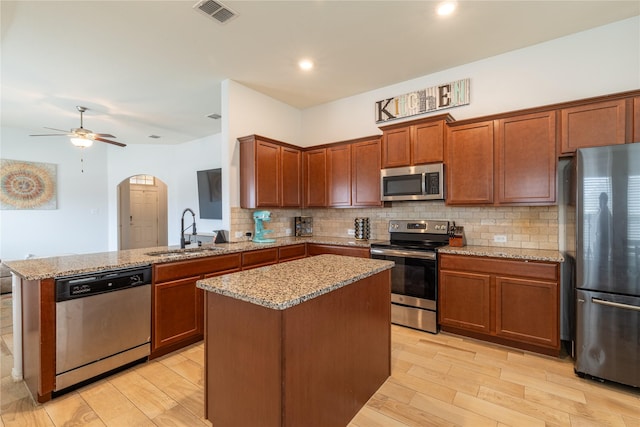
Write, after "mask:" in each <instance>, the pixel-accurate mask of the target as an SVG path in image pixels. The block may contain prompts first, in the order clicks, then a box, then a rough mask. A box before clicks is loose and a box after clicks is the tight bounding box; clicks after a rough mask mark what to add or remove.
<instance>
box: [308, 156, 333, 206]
mask: <svg viewBox="0 0 640 427" xmlns="http://www.w3.org/2000/svg"><path fill="white" fill-rule="evenodd" d="M303 159H304V206H305V207H310V208H313V207H316V208H323V207H326V206H327V201H328V197H327V191H328V188H327V149H326V148H317V149H314V150H308V151H305V152H304V153H303Z"/></svg>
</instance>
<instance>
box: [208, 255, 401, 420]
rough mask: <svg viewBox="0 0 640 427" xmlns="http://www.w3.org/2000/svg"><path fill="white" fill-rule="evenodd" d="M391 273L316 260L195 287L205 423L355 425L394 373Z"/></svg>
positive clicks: (345, 261) (348, 261)
mask: <svg viewBox="0 0 640 427" xmlns="http://www.w3.org/2000/svg"><path fill="white" fill-rule="evenodd" d="M392 266H393V263H392V262H389V261H381V260H373V259H364V258H353V257H346V256H339V255H319V256H315V257H310V258H304V259H300V260H296V261H289V262H285V263H281V264H277V265H271V266H267V267H262V268H258V269H253V270H247V271H242V272H238V273H232V274H227V275H223V276H218V277H214V278H211V279H206V280H201V281H198V283H197V286H198V287H200V288H202V289H204V290H206V291H208V292H206V294H205V416H206V418H207V419H209V420H210V421H211V422H212V423H213V424H214V425H215V426H221V427H225V426H249V425H260V426H302V425H303V426H338V425H346V424H348V422H349V420H351V418H353V416H354V415H355V414H356V413H357V412H358V410H359V409H360V408H361V407H362V406H363V405H364V404H365V403H366V402H367V400H368V399H369V398H370V397H371V396H372V395H373V394H374V393H375V392H376V390H377V389H378V388H379V387H380V386H381V385H382V383H383V382H384V381H385V380H386V379H387V378H388V377H389V375H390V372H391V365H390V363H391V348H390V345H391V330H390V295H391V294H390V269H391V267H392Z"/></svg>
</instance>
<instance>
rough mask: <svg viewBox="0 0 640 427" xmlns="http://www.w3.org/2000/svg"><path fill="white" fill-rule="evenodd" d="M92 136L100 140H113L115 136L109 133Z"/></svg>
mask: <svg viewBox="0 0 640 427" xmlns="http://www.w3.org/2000/svg"><path fill="white" fill-rule="evenodd" d="M94 135H95V136H99V137H101V138H115V136H114V135H111V134H110V133H94Z"/></svg>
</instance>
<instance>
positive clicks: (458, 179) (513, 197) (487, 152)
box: [445, 111, 557, 205]
mask: <svg viewBox="0 0 640 427" xmlns="http://www.w3.org/2000/svg"><path fill="white" fill-rule="evenodd" d="M445 146H446V159H445V163H446V176H447V180H446V185H447V199H446V200H447V204H449V205H476V204H481V205H488V204H491V205H548V204H553V203H555V201H556V164H557V157H556V113H555V111H546V112H541V113H535V114H525V115H520V116H512V117H505V118H502V119H496V120H487V121H482V122H477V123H468V124H462V125H459V126H456V125H453V126H451V127H449V130H448V132H447V138H446V143H445Z"/></svg>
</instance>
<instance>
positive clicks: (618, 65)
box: [300, 17, 640, 146]
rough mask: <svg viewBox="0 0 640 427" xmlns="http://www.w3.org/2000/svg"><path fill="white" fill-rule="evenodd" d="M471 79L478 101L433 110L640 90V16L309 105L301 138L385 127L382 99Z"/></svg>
mask: <svg viewBox="0 0 640 427" xmlns="http://www.w3.org/2000/svg"><path fill="white" fill-rule="evenodd" d="M383 59H384V58H381V60H383ZM464 78H470V79H471V96H470V98H471V99H470V100H471V102H470V104H469V105H467V106H462V107H457V108H452V109H448V110H440V111H439V112H436V113H432V114H431V115H434V114H442V113H445V112H448V113H450V114H451V115H452V116H453V117H454V118H455V119H457V120H462V119H466V118H472V117H479V116H484V115H488V114H494V113H501V112H506V111H513V110H519V109H523V108H530V107H537V106H542V105H547V104H553V103H557V102H563V101H572V100H576V99H581V98H589V97H592V96H598V95H606V94H611V93H616V92H623V91H627V90H634V89H638V88H640V17H634V18H630V19H626V20H623V21H619V22H617V23H613V24H610V25H606V26H603V27H599V28H595V29H592V30H589V31H584V32H582V33H577V34H573V35H570V36H567V37H563V38H560V39H556V40H552V41H549V42H545V43H541V44H538V45H535V46H532V47H529V48H525V49H520V50H516V51H512V52H509V53H505V54H502V55H498V56H495V57H491V58H487V59H484V60H481V61H477V62H473V63H470V64H466V65H462V66H459V67H455V68H451V69H449V70H445V71H442V72H439V73H435V74H430V75H427V76H423V77H420V78H417V79H413V80H409V81H405V82H401V83H398V84H395V85H392V86H387V87H384V88H380V89H377V90H374V91H370V92H366V93H363V94H360V95H356V96H352V97H349V98H345V99H342V100H339V101H335V102H331V103H328V104H324V105H320V106H317V107H314V108H309V109H306V110H304V111H303V113H302V130H303V132H302V135H303V137H304V141H303V142H302V143H301V144H300V145H304V146H310V145H317V144H324V143H328V142H333V141H340V140H346V139H352V138H358V137H361V136H368V135H376V134H380V133H381V132H380V131H379V129H378V125H377V124H376V123H375V116H374V111H375V110H374V105H375V102H376V101H379V100H382V99H386V98H390V97H393V96H396V95H402V94H404V93H408V92H412V91H415V90H418V89H422V88H426V87H431V86H437V85H439V84H442V83H447V82H450V81H454V80H458V79H464ZM424 116H426V115H424ZM424 116H416V117H411V118H407V119H406V120H411V119H415V118H418V117H424ZM398 121H401V120H398ZM398 121H394V122H398ZM394 122H388V123H386V124H390V123H394Z"/></svg>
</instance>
